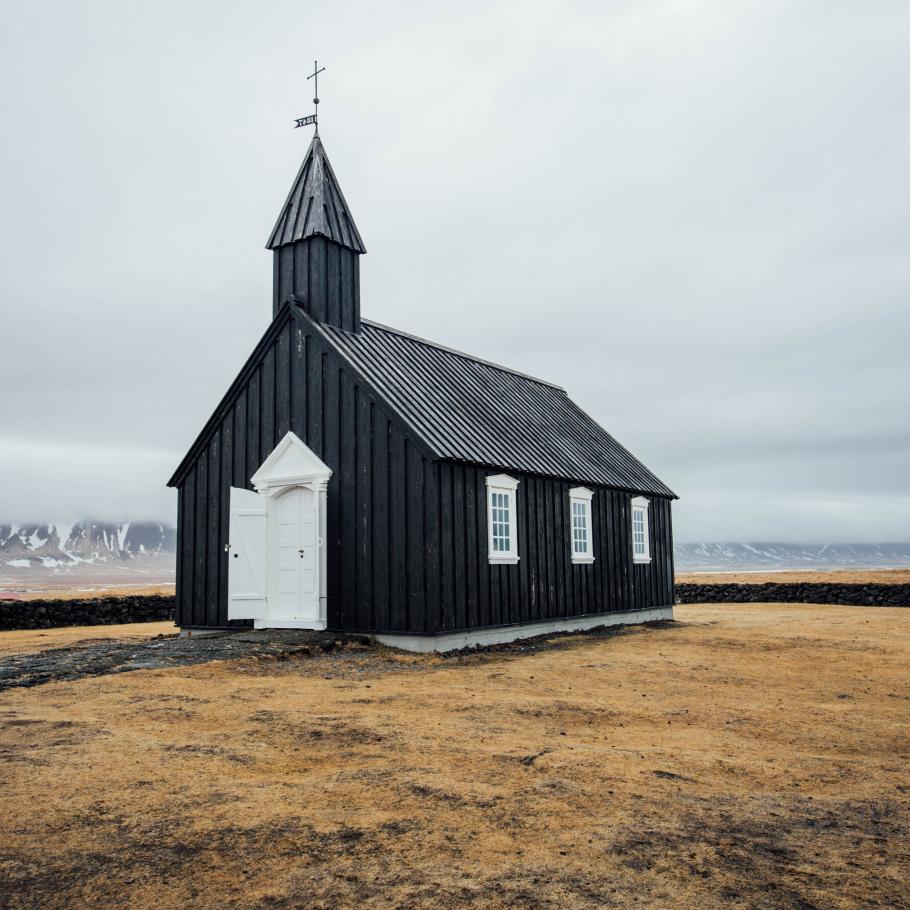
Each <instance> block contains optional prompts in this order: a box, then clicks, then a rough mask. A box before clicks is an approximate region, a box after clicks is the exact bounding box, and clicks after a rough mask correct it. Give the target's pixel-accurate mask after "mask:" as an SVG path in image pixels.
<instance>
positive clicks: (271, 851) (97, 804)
mask: <svg viewBox="0 0 910 910" xmlns="http://www.w3.org/2000/svg"><path fill="white" fill-rule="evenodd" d="M677 616H678V618H679V619H680V620H681V622H680V623H678V624H674V625H668V626H665V627H663V628H659V629H641V628H633V629H626V630H624V631H622V632H621V633H620V634H616V635H612V636H601V637H596V636H595V637H591V638H587V637H575V638H573V639H572V640H570V641H566V640H562V641H560V642H558V643H556V644H555V645H553V646H547V647H540V646H537V647H534V648H528V649H525V650H521V649H517V650H514V651H509V650H506V651H501V652H494V653H486V654H475V655H460V656H457V657H452V658H439V657H415V656H410V655H401V654H397V653H395V652H390V651H384V650H382V649H372V648H362V649H357V648H347V649H342V650H333V651H332V652H321V653H311V654H309V655H297V656H294V655H290V656H286V657H284V658H280V657H277V656H275V655H270V654H261V655H247V656H245V657H243V658H242V659H239V660H221V661H216V662H211V663H205V664H201V665H196V666H175V667H172V668H166V669H157V670H148V671H137V672H131V673H119V674H116V675H100V676H89V677H83V678H81V679H78V680H76V681H65V682H50V683H47V684H45V685H41V686H37V687H33V688H14V689H9V690H7V691H6V692H4V693H2V694H0V829H2V830H3V831H4V837H3V838H2V839H0V906H3V907H9V908H16V910H19V908H38V907H40V908H64V907H66V908H73V910H80V908H108V907H124V906H135V907H143V908H190V907H193V908H210V907H211V908H216V907H217V908H247V907H249V908H253V907H256V908H258V907H274V908H298V907H304V906H305V907H308V908H317V910H319V908H324V910H329V908H341V907H369V908H411V907H414V908H455V907H469V906H475V907H484V908H506V907H510V908H514V907H521V908H554V910H555V908H594V907H598V908H599V907H612V908H627V907H632V906H639V907H650V908H666V907H673V908H677V907H679V908H689V907H698V908H704V910H714V908H725V910H726V908H768V910H772V908H773V910H777V908H799V910H809V908H818V910H822V908H825V910H828V908H860V907H863V908H866V907H881V908H906V907H910V899H908V892H907V888H906V872H907V868H908V863H910V848H908V847H907V843H908V835H910V787H908V785H907V777H906V768H907V758H908V755H910V740H908V734H907V718H908V713H910V682H908V676H907V672H906V667H907V659H908V656H910V614H908V613H907V611H906V610H900V609H880V610H875V611H870V610H865V609H862V608H845V607H812V606H804V605H793V604H788V605H786V606H776V605H751V604H750V605H717V606H714V605H712V606H709V607H695V606H690V607H680V608H677Z"/></svg>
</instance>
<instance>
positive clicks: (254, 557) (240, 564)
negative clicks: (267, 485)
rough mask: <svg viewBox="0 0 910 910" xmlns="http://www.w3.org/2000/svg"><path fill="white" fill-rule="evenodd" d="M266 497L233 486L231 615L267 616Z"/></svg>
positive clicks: (229, 595)
mask: <svg viewBox="0 0 910 910" xmlns="http://www.w3.org/2000/svg"><path fill="white" fill-rule="evenodd" d="M265 505H266V498H265V497H264V496H260V495H259V494H258V493H251V492H250V491H249V490H241V489H239V488H238V487H231V526H230V543H229V547H228V619H264V618H265V611H266V603H267V601H266V578H267V575H266V555H265V553H266V517H265V514H266V513H265Z"/></svg>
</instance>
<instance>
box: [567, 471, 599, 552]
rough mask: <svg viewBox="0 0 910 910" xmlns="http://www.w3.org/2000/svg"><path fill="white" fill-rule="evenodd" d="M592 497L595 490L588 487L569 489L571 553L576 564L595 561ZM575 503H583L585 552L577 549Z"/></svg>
mask: <svg viewBox="0 0 910 910" xmlns="http://www.w3.org/2000/svg"><path fill="white" fill-rule="evenodd" d="M592 499H594V491H593V490H589V489H588V488H587V487H573V488H572V489H571V490H569V555H570V557H571V559H572V563H573V564H574V565H590V564H591V563H592V562H594V521H593V517H592V506H591V500H592ZM575 503H578V504H579V505H581V506H582V508H583V511H584V519H585V544H586V548H585V551H584V552H583V553H579V552H576V550H575V515H574V511H575V510H574V509H573V506H574V505H575Z"/></svg>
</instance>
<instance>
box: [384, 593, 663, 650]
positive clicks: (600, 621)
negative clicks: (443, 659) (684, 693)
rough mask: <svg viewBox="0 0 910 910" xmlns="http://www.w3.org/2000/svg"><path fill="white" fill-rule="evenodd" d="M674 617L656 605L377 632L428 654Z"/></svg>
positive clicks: (402, 647)
mask: <svg viewBox="0 0 910 910" xmlns="http://www.w3.org/2000/svg"><path fill="white" fill-rule="evenodd" d="M665 619H673V607H672V605H671V606H666V607H652V608H651V609H648V610H629V611H626V612H623V613H597V614H595V615H593V616H573V617H571V618H570V619H558V620H550V621H546V622H532V623H525V624H522V625H520V626H497V627H496V628H493V629H468V630H466V631H463V632H443V633H442V634H440V635H376V636H375V639H376V641H378V642H379V643H380V644H383V645H388V646H389V647H390V648H399V649H400V650H402V651H416V652H418V653H421V654H427V653H429V652H431V651H439V652H444V651H458V650H461V649H462V648H472V647H475V646H483V645H499V644H503V643H504V642H509V641H518V639H521V638H534V637H536V636H538V635H552V634H553V633H554V632H580V631H584V630H585V629H596V628H598V627H600V626H619V625H627V626H631V625H636V624H638V623H643V622H657V621H659V620H665Z"/></svg>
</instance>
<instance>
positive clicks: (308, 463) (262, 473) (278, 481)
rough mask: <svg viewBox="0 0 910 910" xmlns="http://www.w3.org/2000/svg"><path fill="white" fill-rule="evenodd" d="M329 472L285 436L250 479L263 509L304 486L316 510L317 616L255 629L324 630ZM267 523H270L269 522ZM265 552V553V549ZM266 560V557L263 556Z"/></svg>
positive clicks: (266, 620)
mask: <svg viewBox="0 0 910 910" xmlns="http://www.w3.org/2000/svg"><path fill="white" fill-rule="evenodd" d="M331 477H332V469H331V468H330V467H329V466H328V465H327V464H325V462H323V461H322V460H321V459H320V458H319V456H318V455H317V454H316V453H315V452H314V451H313V450H312V449H311V448H309V446H307V445H306V443H304V442H303V440H301V439H300V437H299V436H297V435H296V434H295V433H291V432H288V433H285V435H284V437H283V438H282V439H281V441H280V442H279V443H278V445H276V446H275V448H274V449H273V450H272V452H271V454H270V455H269V457H268V458H266V460H265V461H264V462H263V463H262V465H261V466H260V467H259V470H258V471H256V473H255V474H254V475H253V476H252V477H251V478H250V481H251V482H252V484H253V486H254V487H256V490H257V492H259V493H260V494H261V495H262V496H264V497H265V498H266V508H267V509H268V510H270V511H271V510H272V509H273V508H274V500H275V499H276V497H278V496H279V495H280V494H281V493H283V492H284V491H285V490H287V489H288V488H289V487H307V488H309V489H310V490H312V491H313V493H314V494H315V503H314V505H315V508H316V511H317V531H316V534H317V541H316V545H317V546H318V547H319V556H318V559H317V564H316V572H317V575H318V576H319V578H318V592H319V593H318V597H319V607H318V614H317V616H316V617H314V618H313V619H311V620H287V619H280V618H272V619H269V615H268V611H266V615H265V618H263V619H259V620H257V621H256V623H255V628H257V629H324V628H325V627H326V621H327V616H328V608H327V605H328V551H327V548H326V546H325V540H326V537H327V534H328V528H327V521H328V519H327V514H328V511H327V508H326V505H327V499H328V493H327V491H328V486H329V480H331ZM270 524H271V523H270ZM270 546H271V545H270ZM267 552H269V550H267ZM267 558H268V557H267Z"/></svg>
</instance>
